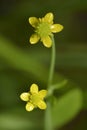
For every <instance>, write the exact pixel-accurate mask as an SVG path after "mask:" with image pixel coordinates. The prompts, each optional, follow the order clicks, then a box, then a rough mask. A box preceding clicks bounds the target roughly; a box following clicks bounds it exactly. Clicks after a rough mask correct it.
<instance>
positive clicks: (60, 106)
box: [52, 89, 82, 128]
mask: <svg viewBox="0 0 87 130" xmlns="http://www.w3.org/2000/svg"><path fill="white" fill-rule="evenodd" d="M81 108H82V93H81V91H80V90H79V89H73V90H70V91H69V92H68V93H66V94H65V95H63V96H62V97H61V98H60V99H58V100H57V102H56V103H55V105H54V106H53V109H52V116H53V126H54V127H56V126H57V127H58V128H59V127H61V126H63V125H64V124H66V123H68V122H69V121H70V120H72V119H73V118H74V117H75V116H76V115H77V114H78V113H79V111H80V110H81Z"/></svg>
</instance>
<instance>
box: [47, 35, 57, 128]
mask: <svg viewBox="0 0 87 130" xmlns="http://www.w3.org/2000/svg"><path fill="white" fill-rule="evenodd" d="M51 39H52V54H51V64H50V70H49V77H48V91H49V90H50V87H51V85H52V81H53V73H54V67H55V52H56V51H55V41H54V36H53V35H52V36H51ZM51 110H52V106H51V103H50V101H47V109H46V111H45V130H53V123H52V112H51Z"/></svg>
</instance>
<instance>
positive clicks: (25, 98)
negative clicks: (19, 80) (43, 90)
mask: <svg viewBox="0 0 87 130" xmlns="http://www.w3.org/2000/svg"><path fill="white" fill-rule="evenodd" d="M29 96H30V94H29V93H27V92H24V93H22V94H21V95H20V98H21V100H23V101H29Z"/></svg>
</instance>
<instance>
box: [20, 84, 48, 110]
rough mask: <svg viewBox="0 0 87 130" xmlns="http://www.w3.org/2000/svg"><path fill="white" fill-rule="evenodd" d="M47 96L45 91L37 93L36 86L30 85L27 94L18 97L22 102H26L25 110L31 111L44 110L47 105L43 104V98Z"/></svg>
mask: <svg viewBox="0 0 87 130" xmlns="http://www.w3.org/2000/svg"><path fill="white" fill-rule="evenodd" d="M46 95H47V90H40V91H38V86H37V84H32V85H31V87H30V91H29V92H24V93H22V94H21V95H20V98H21V99H22V100H23V101H26V102H27V104H26V110H27V111H32V110H33V109H34V108H36V107H39V108H40V109H46V107H47V105H46V103H45V102H44V97H45V96H46Z"/></svg>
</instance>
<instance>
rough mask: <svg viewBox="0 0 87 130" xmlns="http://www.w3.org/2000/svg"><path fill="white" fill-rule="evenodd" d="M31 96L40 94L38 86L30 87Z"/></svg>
mask: <svg viewBox="0 0 87 130" xmlns="http://www.w3.org/2000/svg"><path fill="white" fill-rule="evenodd" d="M30 92H31V94H32V95H33V94H37V93H38V86H37V85H36V84H32V85H31V87H30Z"/></svg>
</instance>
